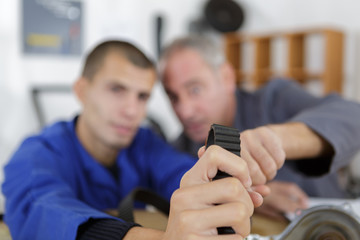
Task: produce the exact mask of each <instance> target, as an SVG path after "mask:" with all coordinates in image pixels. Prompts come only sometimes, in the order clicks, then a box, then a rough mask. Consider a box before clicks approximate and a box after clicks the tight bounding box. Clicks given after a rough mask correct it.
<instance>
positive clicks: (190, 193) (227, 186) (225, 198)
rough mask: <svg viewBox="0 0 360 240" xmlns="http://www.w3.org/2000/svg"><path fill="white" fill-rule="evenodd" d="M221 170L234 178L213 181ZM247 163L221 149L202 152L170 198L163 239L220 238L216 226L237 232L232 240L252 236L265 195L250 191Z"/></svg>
mask: <svg viewBox="0 0 360 240" xmlns="http://www.w3.org/2000/svg"><path fill="white" fill-rule="evenodd" d="M218 170H221V171H223V172H226V173H228V174H230V175H231V176H232V177H228V178H223V179H219V180H216V181H212V179H213V178H214V177H215V175H216V173H217V171H218ZM251 184H252V182H251V179H250V174H249V171H248V167H247V164H246V162H245V161H244V160H243V159H241V158H240V157H238V156H236V155H235V154H232V153H230V152H228V151H226V150H224V149H222V148H220V147H218V146H215V145H213V146H210V147H209V148H208V149H207V150H206V151H204V148H201V149H200V150H199V161H198V162H197V163H196V164H195V165H194V167H193V168H191V169H190V170H189V171H188V172H187V173H186V174H185V175H184V176H183V178H182V180H181V184H180V188H179V189H178V190H177V191H175V193H174V194H173V196H172V198H171V203H170V206H171V207H170V215H169V221H168V225H167V229H166V232H165V234H164V237H163V239H172V240H175V239H206V238H211V239H217V238H216V237H218V238H219V239H221V238H223V236H221V235H217V227H221V226H229V227H232V228H233V229H234V231H235V234H234V236H232V237H233V238H232V237H229V236H228V237H229V239H243V238H245V237H246V236H247V235H248V234H250V217H251V216H252V214H253V211H254V207H257V206H259V205H261V203H262V200H263V199H262V196H261V195H260V194H259V193H257V192H254V191H252V190H251V188H250V187H251Z"/></svg>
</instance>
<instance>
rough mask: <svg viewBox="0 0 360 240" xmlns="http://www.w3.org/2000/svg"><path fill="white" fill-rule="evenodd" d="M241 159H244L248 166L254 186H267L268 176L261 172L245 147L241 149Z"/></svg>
mask: <svg viewBox="0 0 360 240" xmlns="http://www.w3.org/2000/svg"><path fill="white" fill-rule="evenodd" d="M241 158H243V159H244V160H245V161H246V163H247V165H248V168H249V172H250V176H251V180H252V182H253V184H255V185H259V184H265V183H266V176H265V175H264V174H263V172H262V171H261V169H260V166H259V164H258V163H257V162H256V161H255V160H254V159H253V158H252V156H251V155H250V154H249V152H248V151H247V149H246V148H245V147H242V149H241Z"/></svg>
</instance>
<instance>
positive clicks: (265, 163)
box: [249, 147, 277, 180]
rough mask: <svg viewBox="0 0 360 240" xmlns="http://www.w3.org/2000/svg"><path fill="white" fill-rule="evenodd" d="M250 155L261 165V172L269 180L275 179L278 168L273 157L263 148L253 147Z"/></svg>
mask: <svg viewBox="0 0 360 240" xmlns="http://www.w3.org/2000/svg"><path fill="white" fill-rule="evenodd" d="M249 153H250V155H251V156H252V158H253V159H255V161H256V162H257V163H258V164H259V166H260V169H261V171H262V172H263V173H264V175H265V176H266V179H267V180H271V179H273V178H274V177H275V175H276V171H277V166H276V164H275V161H274V159H273V158H272V156H271V155H270V154H269V153H268V152H267V151H266V149H265V148H263V147H253V148H252V150H250V152H249Z"/></svg>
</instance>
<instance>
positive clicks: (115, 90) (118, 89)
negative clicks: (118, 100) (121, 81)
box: [110, 86, 124, 93]
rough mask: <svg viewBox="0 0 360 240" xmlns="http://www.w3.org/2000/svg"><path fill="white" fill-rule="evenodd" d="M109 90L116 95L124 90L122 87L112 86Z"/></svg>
mask: <svg viewBox="0 0 360 240" xmlns="http://www.w3.org/2000/svg"><path fill="white" fill-rule="evenodd" d="M110 90H111V91H112V92H114V93H118V92H121V91H122V90H124V89H123V88H122V87H119V86H112V87H110Z"/></svg>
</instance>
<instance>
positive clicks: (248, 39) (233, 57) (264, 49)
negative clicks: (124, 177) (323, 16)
mask: <svg viewBox="0 0 360 240" xmlns="http://www.w3.org/2000/svg"><path fill="white" fill-rule="evenodd" d="M314 34H318V35H320V36H321V37H323V39H324V41H323V48H324V56H322V60H323V69H322V70H321V72H310V71H309V70H308V69H306V66H307V65H306V61H307V58H306V47H307V46H306V39H307V38H308V37H309V36H310V35H314ZM278 38H281V39H282V40H285V41H286V43H287V44H286V50H287V58H286V66H285V69H284V71H283V73H280V74H279V73H278V72H276V71H274V70H273V69H272V59H273V58H272V55H273V54H277V53H276V52H272V46H271V44H272V42H273V41H274V40H275V39H278ZM343 42H344V34H343V33H342V32H341V31H338V30H334V29H329V28H316V29H309V30H300V31H293V32H276V33H267V34H256V35H255V34H254V35H246V34H240V33H228V34H226V35H225V51H226V56H227V59H228V61H229V62H230V63H232V65H233V66H234V68H235V70H236V76H237V79H238V83H239V85H241V84H242V83H243V82H244V81H249V79H250V81H251V82H252V85H254V86H255V87H259V86H261V85H262V84H264V83H266V82H267V81H268V80H269V79H270V78H272V77H274V76H275V74H276V76H283V77H288V78H293V79H295V80H297V81H299V82H300V83H301V84H305V83H306V82H307V81H308V80H314V79H317V80H319V81H321V82H322V84H323V91H324V94H327V93H330V92H337V93H339V94H341V93H342V84H343V44H344V43H343ZM244 43H250V44H252V45H253V52H252V54H253V69H251V70H250V71H249V70H248V72H246V71H245V70H244V69H243V68H242V65H243V63H242V54H243V45H244Z"/></svg>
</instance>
